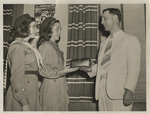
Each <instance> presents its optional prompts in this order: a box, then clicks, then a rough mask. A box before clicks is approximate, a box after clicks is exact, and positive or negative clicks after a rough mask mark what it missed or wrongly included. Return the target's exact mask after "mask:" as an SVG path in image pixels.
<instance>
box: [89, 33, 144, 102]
mask: <svg viewBox="0 0 150 114" xmlns="http://www.w3.org/2000/svg"><path fill="white" fill-rule="evenodd" d="M107 41H108V38H107V39H106V40H105V41H104V42H102V43H101V47H100V51H99V55H98V63H97V64H96V65H94V66H93V67H92V73H89V74H90V75H91V76H94V75H96V87H95V92H96V93H95V98H96V100H98V98H99V92H100V89H99V88H100V87H99V85H100V77H101V76H102V75H103V74H104V72H105V71H104V70H103V69H102V67H101V66H100V63H101V61H102V58H103V54H104V50H105V48H106V44H107ZM140 54H141V48H140V43H139V41H138V39H137V38H136V37H135V36H132V35H129V34H126V33H124V32H123V31H121V33H120V34H119V36H118V38H117V39H116V42H115V44H114V46H113V49H112V53H111V59H110V64H109V70H108V75H107V82H106V93H107V95H108V97H109V98H110V99H123V95H124V92H125V88H126V89H129V90H131V91H132V92H134V90H135V87H136V84H137V81H138V77H139V71H140Z"/></svg>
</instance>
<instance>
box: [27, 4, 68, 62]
mask: <svg viewBox="0 0 150 114" xmlns="http://www.w3.org/2000/svg"><path fill="white" fill-rule="evenodd" d="M35 5H36V4H24V14H25V13H29V14H30V15H31V16H33V17H34V6H35ZM55 11H56V12H55V15H54V17H55V18H56V19H58V20H59V21H60V23H61V26H62V33H61V40H60V42H59V48H60V49H61V50H62V51H63V52H64V59H65V61H66V52H67V36H68V4H56V9H55Z"/></svg>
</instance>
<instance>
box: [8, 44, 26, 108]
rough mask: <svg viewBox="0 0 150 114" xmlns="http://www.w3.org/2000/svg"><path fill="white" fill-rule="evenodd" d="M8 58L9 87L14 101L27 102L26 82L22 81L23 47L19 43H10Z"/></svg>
mask: <svg viewBox="0 0 150 114" xmlns="http://www.w3.org/2000/svg"><path fill="white" fill-rule="evenodd" d="M8 58H9V61H10V63H11V65H10V69H11V78H10V81H11V87H12V93H13V96H14V98H15V99H16V101H18V103H19V104H20V105H21V106H24V105H27V104H29V102H28V99H27V90H26V84H25V81H24V76H25V62H24V61H25V54H24V48H23V46H20V45H15V44H14V45H12V46H11V48H10V50H9V53H8Z"/></svg>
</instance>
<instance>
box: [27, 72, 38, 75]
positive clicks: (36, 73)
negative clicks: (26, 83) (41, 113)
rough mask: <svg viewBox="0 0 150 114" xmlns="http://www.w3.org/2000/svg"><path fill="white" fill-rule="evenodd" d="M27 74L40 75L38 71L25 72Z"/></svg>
mask: <svg viewBox="0 0 150 114" xmlns="http://www.w3.org/2000/svg"><path fill="white" fill-rule="evenodd" d="M25 74H35V75H38V74H39V73H38V71H25Z"/></svg>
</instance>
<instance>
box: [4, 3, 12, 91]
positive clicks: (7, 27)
mask: <svg viewBox="0 0 150 114" xmlns="http://www.w3.org/2000/svg"><path fill="white" fill-rule="evenodd" d="M12 19H13V5H12V4H4V5H3V67H4V68H3V70H4V71H3V72H4V73H3V74H4V79H3V87H4V91H5V90H6V81H7V73H8V72H7V60H6V56H7V52H8V47H9V41H10V32H11V27H12Z"/></svg>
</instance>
